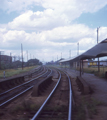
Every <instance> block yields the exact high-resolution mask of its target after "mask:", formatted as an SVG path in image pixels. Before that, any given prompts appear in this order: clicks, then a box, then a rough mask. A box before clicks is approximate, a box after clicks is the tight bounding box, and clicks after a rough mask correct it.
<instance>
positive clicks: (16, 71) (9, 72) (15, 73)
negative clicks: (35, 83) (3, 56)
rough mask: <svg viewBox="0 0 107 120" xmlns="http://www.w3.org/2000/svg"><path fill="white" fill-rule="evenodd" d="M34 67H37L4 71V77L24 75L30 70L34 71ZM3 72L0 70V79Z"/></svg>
mask: <svg viewBox="0 0 107 120" xmlns="http://www.w3.org/2000/svg"><path fill="white" fill-rule="evenodd" d="M35 67H37V66H31V67H25V68H23V70H22V68H18V69H6V70H5V77H6V78H7V77H11V76H14V75H18V74H21V73H25V72H28V71H30V70H32V69H34V68H35ZM3 71H4V70H0V78H3Z"/></svg>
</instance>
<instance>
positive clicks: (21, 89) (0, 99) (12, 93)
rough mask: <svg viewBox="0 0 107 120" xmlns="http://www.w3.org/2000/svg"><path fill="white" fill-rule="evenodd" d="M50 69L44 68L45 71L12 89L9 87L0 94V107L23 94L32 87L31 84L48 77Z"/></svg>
mask: <svg viewBox="0 0 107 120" xmlns="http://www.w3.org/2000/svg"><path fill="white" fill-rule="evenodd" d="M51 72H52V71H51V70H49V69H46V71H45V72H42V73H40V74H38V76H36V78H33V79H31V80H29V81H27V82H25V83H23V84H21V85H18V86H16V87H14V88H12V89H9V90H7V91H5V92H3V93H1V94H0V107H3V106H4V105H6V104H7V103H9V102H11V101H12V100H13V99H15V98H17V97H18V96H20V95H22V94H24V93H25V92H27V91H29V90H30V89H32V88H33V86H34V85H35V84H36V83H37V82H39V81H40V80H41V79H43V78H45V77H48V76H49V75H50V74H51Z"/></svg>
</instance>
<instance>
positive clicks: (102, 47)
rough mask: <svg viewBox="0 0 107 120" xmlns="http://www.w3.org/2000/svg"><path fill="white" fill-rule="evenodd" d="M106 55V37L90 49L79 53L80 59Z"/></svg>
mask: <svg viewBox="0 0 107 120" xmlns="http://www.w3.org/2000/svg"><path fill="white" fill-rule="evenodd" d="M104 56H107V39H105V40H103V41H102V42H100V43H98V44H97V45H95V46H94V47H92V48H91V49H89V50H87V51H86V52H84V53H83V54H81V56H80V57H81V59H87V58H97V57H104Z"/></svg>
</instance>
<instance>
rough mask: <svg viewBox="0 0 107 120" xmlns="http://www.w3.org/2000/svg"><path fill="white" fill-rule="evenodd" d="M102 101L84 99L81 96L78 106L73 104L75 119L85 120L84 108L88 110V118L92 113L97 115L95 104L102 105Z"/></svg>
mask: <svg viewBox="0 0 107 120" xmlns="http://www.w3.org/2000/svg"><path fill="white" fill-rule="evenodd" d="M102 104H103V103H102V102H100V101H98V100H96V99H94V98H91V99H90V101H87V100H85V98H83V99H82V100H81V102H80V104H79V105H78V106H75V108H74V110H75V111H76V118H75V120H85V119H86V110H85V107H86V108H87V110H88V115H89V118H90V119H92V118H93V115H97V113H98V111H97V106H99V105H102Z"/></svg>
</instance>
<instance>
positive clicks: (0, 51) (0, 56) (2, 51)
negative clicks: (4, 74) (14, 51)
mask: <svg viewBox="0 0 107 120" xmlns="http://www.w3.org/2000/svg"><path fill="white" fill-rule="evenodd" d="M2 52H4V51H0V70H1V61H2V59H1V53H2Z"/></svg>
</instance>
